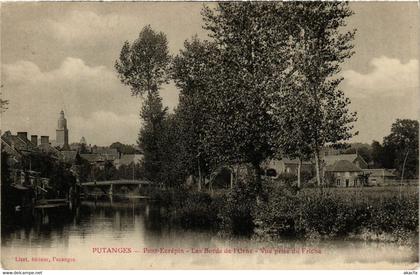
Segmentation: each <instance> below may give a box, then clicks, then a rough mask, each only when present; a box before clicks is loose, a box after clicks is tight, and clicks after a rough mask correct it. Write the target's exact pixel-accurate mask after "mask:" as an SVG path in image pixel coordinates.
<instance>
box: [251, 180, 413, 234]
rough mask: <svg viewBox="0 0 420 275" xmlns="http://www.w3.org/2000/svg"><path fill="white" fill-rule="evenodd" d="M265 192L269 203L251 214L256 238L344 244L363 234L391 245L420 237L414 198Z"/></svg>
mask: <svg viewBox="0 0 420 275" xmlns="http://www.w3.org/2000/svg"><path fill="white" fill-rule="evenodd" d="M269 190H270V191H269V192H268V196H269V197H268V203H267V204H260V205H258V206H257V209H256V211H255V213H256V214H255V219H256V220H258V223H257V224H258V229H257V230H256V232H257V233H258V234H259V235H260V236H262V237H275V238H284V237H307V238H313V237H316V236H318V237H321V238H346V237H351V236H359V237H360V236H361V235H362V233H363V232H366V231H367V232H372V233H374V234H376V235H378V234H389V236H392V238H390V239H389V240H395V239H400V238H405V237H404V236H408V235H410V234H413V233H415V232H418V194H412V193H407V194H406V195H405V196H404V197H403V198H399V197H397V196H395V193H389V194H386V193H381V194H380V195H377V196H371V197H368V196H367V195H368V194H367V193H366V194H364V193H362V195H361V194H358V193H353V192H352V193H349V192H346V190H343V192H338V191H339V190H340V189H335V188H332V189H329V190H330V191H331V192H299V193H294V192H292V191H290V190H289V189H287V188H286V189H279V188H274V189H269ZM335 190H336V191H335ZM366 190H370V189H369V188H367V189H366Z"/></svg>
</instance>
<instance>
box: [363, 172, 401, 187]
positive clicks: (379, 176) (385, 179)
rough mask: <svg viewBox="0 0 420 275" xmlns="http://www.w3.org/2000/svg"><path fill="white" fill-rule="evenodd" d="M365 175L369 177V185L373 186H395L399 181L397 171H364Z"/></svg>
mask: <svg viewBox="0 0 420 275" xmlns="http://www.w3.org/2000/svg"><path fill="white" fill-rule="evenodd" d="M363 173H364V174H365V175H367V180H368V185H371V186H381V185H389V184H393V183H395V182H396V179H397V175H396V174H395V169H384V168H379V169H363Z"/></svg>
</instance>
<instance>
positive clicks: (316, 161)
mask: <svg viewBox="0 0 420 275" xmlns="http://www.w3.org/2000/svg"><path fill="white" fill-rule="evenodd" d="M315 170H316V183H317V185H318V186H321V178H320V176H319V154H318V151H316V152H315Z"/></svg>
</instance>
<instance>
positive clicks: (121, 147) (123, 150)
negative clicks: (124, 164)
mask: <svg viewBox="0 0 420 275" xmlns="http://www.w3.org/2000/svg"><path fill="white" fill-rule="evenodd" d="M109 148H111V149H117V151H118V153H120V154H124V155H131V154H135V153H137V151H136V149H135V148H134V147H133V146H132V145H127V144H122V143H121V142H118V141H117V142H114V143H112V144H111V145H110V146H109Z"/></svg>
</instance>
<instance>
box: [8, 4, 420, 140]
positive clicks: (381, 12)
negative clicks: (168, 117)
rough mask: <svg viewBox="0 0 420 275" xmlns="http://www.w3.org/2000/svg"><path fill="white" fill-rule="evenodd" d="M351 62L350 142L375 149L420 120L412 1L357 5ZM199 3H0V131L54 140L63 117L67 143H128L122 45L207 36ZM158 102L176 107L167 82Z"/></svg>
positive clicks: (129, 110) (133, 108) (129, 101)
mask: <svg viewBox="0 0 420 275" xmlns="http://www.w3.org/2000/svg"><path fill="white" fill-rule="evenodd" d="M350 6H351V8H352V9H353V10H354V12H355V14H354V15H353V16H352V17H351V18H349V19H348V28H356V29H357V33H356V38H355V41H354V43H355V52H356V53H355V54H354V55H353V57H352V58H351V59H350V60H348V61H346V63H344V64H343V68H342V71H341V75H342V76H343V77H344V81H343V83H342V85H341V87H340V88H341V89H342V90H343V91H344V93H345V94H346V96H347V97H349V98H350V100H351V102H352V103H351V106H350V109H351V110H352V111H356V112H357V113H358V121H357V122H356V123H355V130H358V131H359V135H357V136H356V137H354V138H352V140H351V141H352V142H366V143H371V142H372V140H379V141H382V139H383V137H384V136H386V135H388V134H389V131H390V127H391V124H392V123H393V122H394V121H395V120H396V119H397V118H411V119H417V118H418V113H419V110H420V109H419V108H420V104H419V93H418V91H419V55H420V52H419V51H420V47H419V41H420V39H419V28H418V26H419V23H420V22H419V21H420V15H419V14H420V13H419V7H418V5H417V3H416V2H411V3H410V2H399V3H397V2H372V3H367V2H357V3H356V2H354V3H351V4H350ZM202 7H203V4H202V3H199V2H193V3H191V2H190V3H186V2H176V3H173V2H172V3H171V2H155V3H150V2H137V3H133V2H126V3H123V2H105V3H104V2H102V3H100V2H97V3H80V2H61V3H60V2H49V3H47V2H43V3H24V2H20V3H3V4H2V5H1V84H2V97H3V98H4V99H8V100H9V102H10V103H9V106H8V107H9V109H8V110H7V111H6V112H4V113H3V114H2V117H1V129H2V131H5V130H11V131H12V132H13V133H15V132H17V131H27V132H28V134H29V135H30V134H37V135H49V136H50V139H52V140H53V139H55V129H56V127H57V119H58V116H59V112H60V110H61V109H63V110H64V111H65V114H66V118H67V124H68V128H69V139H70V142H78V141H79V140H80V138H81V137H82V136H84V137H85V138H86V140H87V142H88V143H90V144H96V145H110V144H111V143H113V142H115V141H120V142H122V143H127V144H134V143H136V140H137V135H138V132H139V127H140V119H139V110H140V106H141V104H142V99H141V98H139V97H133V96H131V93H130V88H129V87H127V86H124V85H123V84H121V83H120V81H119V80H118V77H117V74H116V71H115V69H114V64H115V61H116V59H117V58H118V56H119V52H120V50H121V47H122V45H123V43H124V41H126V40H128V41H130V42H131V41H133V40H134V39H136V38H137V37H138V34H139V32H140V30H141V29H142V28H143V27H144V26H145V25H147V24H150V25H151V27H152V28H153V29H155V30H157V31H162V32H164V33H165V34H166V35H167V38H168V43H169V50H170V53H171V54H173V55H175V54H177V53H178V52H179V50H180V49H182V47H183V43H184V41H185V40H186V39H190V38H191V37H192V36H193V35H195V34H197V35H198V37H199V38H205V37H206V33H205V31H204V30H203V29H202V24H203V22H202V19H201V14H200V10H201V9H202ZM161 96H162V97H163V103H164V104H165V105H166V106H168V107H169V108H170V109H171V110H173V108H174V107H175V106H176V105H177V102H178V91H177V89H176V87H175V86H174V84H173V83H170V84H168V85H165V86H164V87H163V88H162V90H161Z"/></svg>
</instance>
